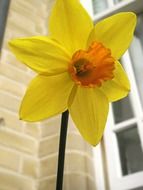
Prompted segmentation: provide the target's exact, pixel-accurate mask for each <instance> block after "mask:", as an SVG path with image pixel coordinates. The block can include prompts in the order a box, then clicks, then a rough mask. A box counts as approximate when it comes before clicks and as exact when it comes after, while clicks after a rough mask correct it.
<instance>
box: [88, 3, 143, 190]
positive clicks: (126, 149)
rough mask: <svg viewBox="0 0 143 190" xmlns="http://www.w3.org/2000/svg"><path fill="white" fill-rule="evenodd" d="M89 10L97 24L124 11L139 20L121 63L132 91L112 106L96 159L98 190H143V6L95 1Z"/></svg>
mask: <svg viewBox="0 0 143 190" xmlns="http://www.w3.org/2000/svg"><path fill="white" fill-rule="evenodd" d="M89 6H90V7H91V6H92V9H93V10H92V12H93V18H94V21H95V22H96V21H97V20H100V19H102V18H105V17H106V16H109V15H112V14H114V13H117V12H121V11H133V12H135V13H136V14H137V16H138V24H137V28H136V31H135V36H134V40H133V42H132V44H131V47H130V48H129V50H128V51H127V52H126V53H125V55H124V56H123V57H122V59H121V62H122V65H123V66H124V68H125V70H126V72H127V74H128V76H129V79H130V82H131V86H132V90H131V93H130V94H129V96H128V97H126V98H124V99H122V100H120V101H117V102H115V103H113V104H112V105H111V109H110V113H109V119H108V122H107V126H106V130H105V134H104V138H103V141H102V142H101V143H100V144H99V145H98V146H97V147H96V148H94V155H95V173H96V179H95V180H96V184H97V190H115V189H116V190H142V189H143V180H142V179H143V2H142V0H91V1H90V5H89ZM88 10H89V9H88ZM91 15H92V14H91Z"/></svg>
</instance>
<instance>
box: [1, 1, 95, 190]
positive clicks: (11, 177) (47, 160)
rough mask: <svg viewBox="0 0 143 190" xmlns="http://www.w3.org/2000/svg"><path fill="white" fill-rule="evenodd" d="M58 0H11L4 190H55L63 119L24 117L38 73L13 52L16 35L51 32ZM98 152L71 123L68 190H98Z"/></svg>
mask: <svg viewBox="0 0 143 190" xmlns="http://www.w3.org/2000/svg"><path fill="white" fill-rule="evenodd" d="M51 5H52V0H40V1H39V0H25V1H22V0H11V4H10V9H9V14H8V19H7V25H6V31H5V36H4V43H3V47H2V52H1V58H0V190H54V189H55V179H56V169H57V150H58V141H59V130H60V128H59V126H60V115H59V116H56V117H53V118H51V119H49V120H46V121H44V122H42V123H26V122H22V121H20V120H19V119H18V109H19V105H20V101H21V98H22V96H23V94H24V92H25V89H26V85H27V84H28V82H29V81H30V79H31V78H32V77H33V76H34V73H33V72H32V71H31V70H29V69H28V68H27V67H25V66H24V65H22V64H21V63H19V62H18V61H17V60H16V59H15V57H14V55H13V54H12V53H11V52H10V51H9V50H8V45H7V42H8V41H9V39H11V38H14V37H16V38H17V37H22V36H32V35H45V34H47V17H48V14H49V10H50V7H51ZM94 181H95V180H94V171H93V161H92V149H91V147H90V146H89V145H88V144H86V143H85V142H84V141H83V139H82V137H81V136H80V135H79V133H78V131H77V130H76V128H75V127H74V126H73V123H72V121H71V120H70V122H69V128H68V140H67V149H66V160H65V177H64V190H73V189H74V190H79V189H82V190H95V182H94Z"/></svg>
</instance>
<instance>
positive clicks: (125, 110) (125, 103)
mask: <svg viewBox="0 0 143 190" xmlns="http://www.w3.org/2000/svg"><path fill="white" fill-rule="evenodd" d="M112 107H113V113H114V119H115V123H119V122H122V121H124V120H127V119H130V118H132V117H133V110H132V106H131V102H130V99H129V96H127V97H126V98H123V99H122V100H119V101H117V102H114V103H112Z"/></svg>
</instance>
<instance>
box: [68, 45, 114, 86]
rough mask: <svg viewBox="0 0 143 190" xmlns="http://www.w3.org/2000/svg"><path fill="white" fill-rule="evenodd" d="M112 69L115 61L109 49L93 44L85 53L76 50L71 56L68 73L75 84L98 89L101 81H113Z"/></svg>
mask: <svg viewBox="0 0 143 190" xmlns="http://www.w3.org/2000/svg"><path fill="white" fill-rule="evenodd" d="M114 69H115V59H114V58H113V57H112V56H111V51H110V49H108V48H106V47H104V45H103V44H102V43H98V42H93V43H92V44H91V46H90V47H89V48H88V49H87V50H86V51H85V50H78V51H76V52H75V53H74V54H73V56H72V59H71V62H70V64H69V68H68V71H69V73H70V75H71V77H72V79H73V80H74V81H75V83H76V84H79V85H81V86H84V87H95V86H98V87H99V86H101V85H102V82H103V81H107V80H111V79H113V77H114V74H113V71H114Z"/></svg>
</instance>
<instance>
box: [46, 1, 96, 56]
mask: <svg viewBox="0 0 143 190" xmlns="http://www.w3.org/2000/svg"><path fill="white" fill-rule="evenodd" d="M92 28H93V22H92V20H91V18H90V17H89V15H88V14H87V12H86V11H85V9H84V8H83V7H82V6H81V4H80V2H79V0H64V1H63V0H56V3H55V5H54V7H53V10H52V13H51V16H50V20H49V31H50V35H51V36H52V38H54V39H56V40H57V41H59V42H60V43H61V44H62V45H64V46H65V47H66V48H67V49H68V50H70V52H71V53H73V52H74V51H75V50H77V49H81V48H85V46H86V42H87V39H88V36H89V33H90V31H91V29H92Z"/></svg>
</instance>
